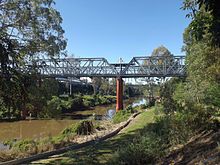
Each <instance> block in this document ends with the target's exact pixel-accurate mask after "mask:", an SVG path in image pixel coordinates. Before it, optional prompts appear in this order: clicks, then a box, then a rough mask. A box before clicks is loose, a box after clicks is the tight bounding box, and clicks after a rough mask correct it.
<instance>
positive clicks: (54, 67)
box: [22, 56, 186, 78]
mask: <svg viewBox="0 0 220 165" xmlns="http://www.w3.org/2000/svg"><path fill="white" fill-rule="evenodd" d="M33 68H34V69H35V70H36V71H37V72H38V73H39V74H41V75H42V76H47V77H122V78H136V77H183V76H185V75H186V68H185V57H184V56H172V57H159V56H143V57H133V59H132V60H131V61H130V62H129V63H116V64H110V63H109V62H108V61H107V60H106V59H105V58H62V59H39V60H35V61H34V62H32V63H29V64H27V65H25V67H24V68H23V69H22V70H23V71H25V72H31V71H32V69H33Z"/></svg>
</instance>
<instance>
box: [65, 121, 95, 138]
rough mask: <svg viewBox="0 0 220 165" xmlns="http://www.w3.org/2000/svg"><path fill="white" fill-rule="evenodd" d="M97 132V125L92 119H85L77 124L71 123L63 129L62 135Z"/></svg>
mask: <svg viewBox="0 0 220 165" xmlns="http://www.w3.org/2000/svg"><path fill="white" fill-rule="evenodd" d="M94 132H95V126H94V124H93V122H92V121H91V120H84V121H81V122H79V123H77V124H73V125H71V126H70V127H69V128H65V129H64V130H63V131H62V135H64V136H70V135H76V134H77V135H89V134H92V133H94Z"/></svg>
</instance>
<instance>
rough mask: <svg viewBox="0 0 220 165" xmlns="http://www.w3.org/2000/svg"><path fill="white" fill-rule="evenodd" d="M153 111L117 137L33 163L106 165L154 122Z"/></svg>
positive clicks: (146, 113) (136, 120)
mask: <svg viewBox="0 0 220 165" xmlns="http://www.w3.org/2000/svg"><path fill="white" fill-rule="evenodd" d="M154 116H155V113H154V110H153V109H150V110H148V111H146V112H143V113H141V114H140V115H138V116H137V117H136V118H135V121H134V122H132V123H131V124H130V125H129V126H128V127H127V128H125V129H124V130H123V131H122V133H120V134H119V135H117V136H115V137H113V138H111V139H108V140H106V141H103V142H100V143H97V144H94V145H91V146H88V147H85V148H82V149H79V150H74V151H69V152H67V153H64V154H62V155H57V156H56V157H53V158H50V159H47V160H41V161H37V162H35V163H46V164H70V163H71V164H77V165H78V164H79V165H80V164H82V165H83V164H91V165H92V164H96V165H97V164H106V163H107V162H108V161H109V160H110V159H111V158H112V156H113V154H114V152H116V151H117V150H118V149H119V148H123V146H126V145H128V144H130V142H131V141H132V140H133V139H134V138H135V137H136V136H138V134H139V131H141V130H142V129H143V128H144V127H145V126H146V125H147V124H149V123H152V122H153V121H154Z"/></svg>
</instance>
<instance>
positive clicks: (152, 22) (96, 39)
mask: <svg viewBox="0 0 220 165" xmlns="http://www.w3.org/2000/svg"><path fill="white" fill-rule="evenodd" d="M55 2H56V6H55V7H56V8H57V10H58V11H59V12H60V13H61V16H62V18H63V24H62V26H63V29H64V30H65V37H66V38H67V39H68V46H67V51H68V54H69V55H71V54H74V56H75V57H105V58H107V59H108V61H110V62H117V61H118V59H119V57H121V58H122V59H123V60H124V61H125V62H129V61H130V60H131V59H132V57H134V56H143V55H150V54H151V52H152V51H153V49H155V48H157V47H158V46H160V45H164V46H165V47H167V48H168V49H169V50H170V51H171V53H173V54H176V55H180V54H184V53H183V52H181V47H182V45H183V39H182V38H183V37H182V33H183V31H184V29H185V28H186V27H187V26H188V24H189V22H190V20H189V19H187V18H185V15H186V12H184V11H182V10H180V7H181V4H182V0H166V1H165V0H55Z"/></svg>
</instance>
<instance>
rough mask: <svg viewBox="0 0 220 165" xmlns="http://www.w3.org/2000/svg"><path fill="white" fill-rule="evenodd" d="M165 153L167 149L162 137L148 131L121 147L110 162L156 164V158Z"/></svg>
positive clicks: (129, 164) (138, 164) (127, 164)
mask: <svg viewBox="0 0 220 165" xmlns="http://www.w3.org/2000/svg"><path fill="white" fill-rule="evenodd" d="M164 154H165V150H164V147H163V144H162V143H161V140H160V138H158V137H156V136H154V135H153V134H152V132H148V131H146V132H145V134H144V136H143V135H142V136H141V135H139V136H137V137H135V138H134V139H133V142H131V143H130V144H128V145H126V146H124V147H123V148H121V149H119V150H118V151H117V152H116V153H115V154H114V155H113V158H112V160H111V162H109V164H113V165H114V164H115V165H116V164H126V165H133V164H136V165H142V164H155V161H156V159H158V158H160V157H161V156H163V155H164Z"/></svg>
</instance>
